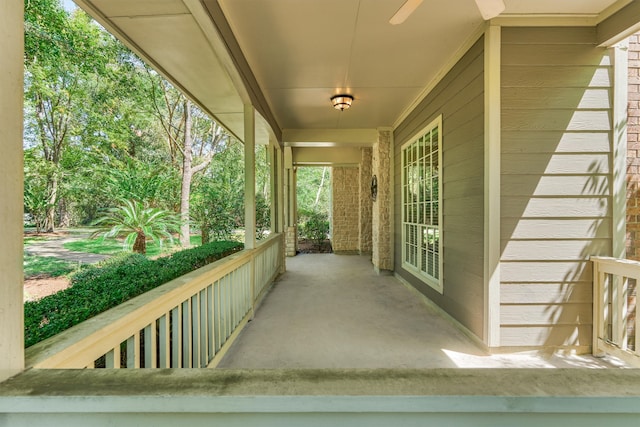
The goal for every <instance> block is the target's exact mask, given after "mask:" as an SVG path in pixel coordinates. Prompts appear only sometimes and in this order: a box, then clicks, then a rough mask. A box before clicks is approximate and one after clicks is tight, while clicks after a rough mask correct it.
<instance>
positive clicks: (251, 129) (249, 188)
mask: <svg viewBox="0 0 640 427" xmlns="http://www.w3.org/2000/svg"><path fill="white" fill-rule="evenodd" d="M244 224H245V225H244V233H245V236H244V247H245V249H254V248H255V247H256V116H255V110H254V108H253V106H252V105H248V104H247V105H245V106H244Z"/></svg>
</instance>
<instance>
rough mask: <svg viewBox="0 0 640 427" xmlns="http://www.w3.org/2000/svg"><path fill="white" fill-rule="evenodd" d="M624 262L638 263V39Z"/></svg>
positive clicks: (632, 52) (633, 48)
mask: <svg viewBox="0 0 640 427" xmlns="http://www.w3.org/2000/svg"><path fill="white" fill-rule="evenodd" d="M628 53H629V98H628V109H627V244H626V249H627V258H629V259H634V260H640V138H639V135H640V105H639V103H640V36H639V35H638V34H635V35H633V36H631V37H630V38H629V52H628Z"/></svg>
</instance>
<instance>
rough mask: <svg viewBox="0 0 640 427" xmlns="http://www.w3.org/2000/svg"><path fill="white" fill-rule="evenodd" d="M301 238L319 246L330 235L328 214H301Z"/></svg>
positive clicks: (308, 212)
mask: <svg viewBox="0 0 640 427" xmlns="http://www.w3.org/2000/svg"><path fill="white" fill-rule="evenodd" d="M300 219H301V224H300V237H302V238H303V239H307V240H311V241H313V242H315V243H316V244H317V245H318V246H319V245H320V244H322V241H323V240H325V239H326V238H327V236H328V234H329V217H328V215H327V214H326V213H323V212H318V211H307V212H301V213H300Z"/></svg>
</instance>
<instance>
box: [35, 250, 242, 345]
mask: <svg viewBox="0 0 640 427" xmlns="http://www.w3.org/2000/svg"><path fill="white" fill-rule="evenodd" d="M241 249H242V244H240V243H237V242H227V241H223V242H212V243H208V244H206V245H202V246H198V247H196V248H193V249H186V250H184V251H180V252H176V253H174V254H173V255H171V256H168V257H164V258H159V259H157V260H150V259H148V258H147V257H145V256H144V255H140V254H131V253H129V254H127V253H123V254H119V255H116V256H114V257H112V258H110V259H108V260H106V261H103V262H101V263H99V264H96V265H92V266H88V267H85V268H84V269H82V270H80V271H79V272H77V273H75V274H74V275H73V276H72V278H71V286H70V287H69V288H67V289H65V290H63V291H60V292H58V293H56V294H53V295H50V296H47V297H44V298H42V299H40V300H38V301H33V302H26V303H25V305H24V317H25V319H24V320H25V325H24V331H25V345H26V346H27V347H29V346H31V345H33V344H36V343H37V342H40V341H42V340H44V339H46V338H49V337H51V336H53V335H56V334H58V333H60V332H62V331H64V330H65V329H68V328H70V327H72V326H74V325H77V324H78V323H80V322H82V321H84V320H87V319H89V318H91V317H93V316H95V315H97V314H100V313H102V312H104V311H106V310H109V309H110V308H113V307H115V306H117V305H118V304H122V303H123V302H125V301H127V300H129V299H131V298H133V297H136V296H138V295H140V294H142V293H144V292H147V291H149V290H151V289H153V288H156V287H158V286H160V285H162V284H164V283H167V282H168V281H170V280H173V279H175V278H176V277H179V276H182V275H184V274H186V273H188V272H190V271H193V270H195V269H198V268H200V267H203V266H205V265H207V264H209V263H211V262H214V261H216V260H219V259H221V258H224V257H225V256H228V255H231V254H232V253H234V252H238V251H239V250H241Z"/></svg>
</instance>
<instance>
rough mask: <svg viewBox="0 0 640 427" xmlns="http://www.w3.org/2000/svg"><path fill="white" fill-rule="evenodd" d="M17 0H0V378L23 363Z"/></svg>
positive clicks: (20, 72) (20, 77) (19, 4)
mask: <svg viewBox="0 0 640 427" xmlns="http://www.w3.org/2000/svg"><path fill="white" fill-rule="evenodd" d="M23 5H24V2H23V1H22V0H3V1H2V2H0V55H1V56H2V60H1V61H0V94H2V95H1V96H0V149H1V150H2V155H1V156H0V230H2V245H0V295H1V296H0V381H3V380H5V379H7V378H9V377H11V376H13V375H14V374H17V373H18V372H20V371H22V370H23V369H24V338H23V337H24V317H23V305H22V298H23V288H22V286H23V280H22V279H23V277H22V209H23V201H22V196H23V178H22V174H23V157H22V96H23V95H22V91H23V89H22V87H23V86H22V85H23V83H22V82H23V66H22V64H23V62H22V61H23V55H24V50H23V48H24V44H23V37H22V35H23V31H24V30H23V22H24V14H23Z"/></svg>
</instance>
